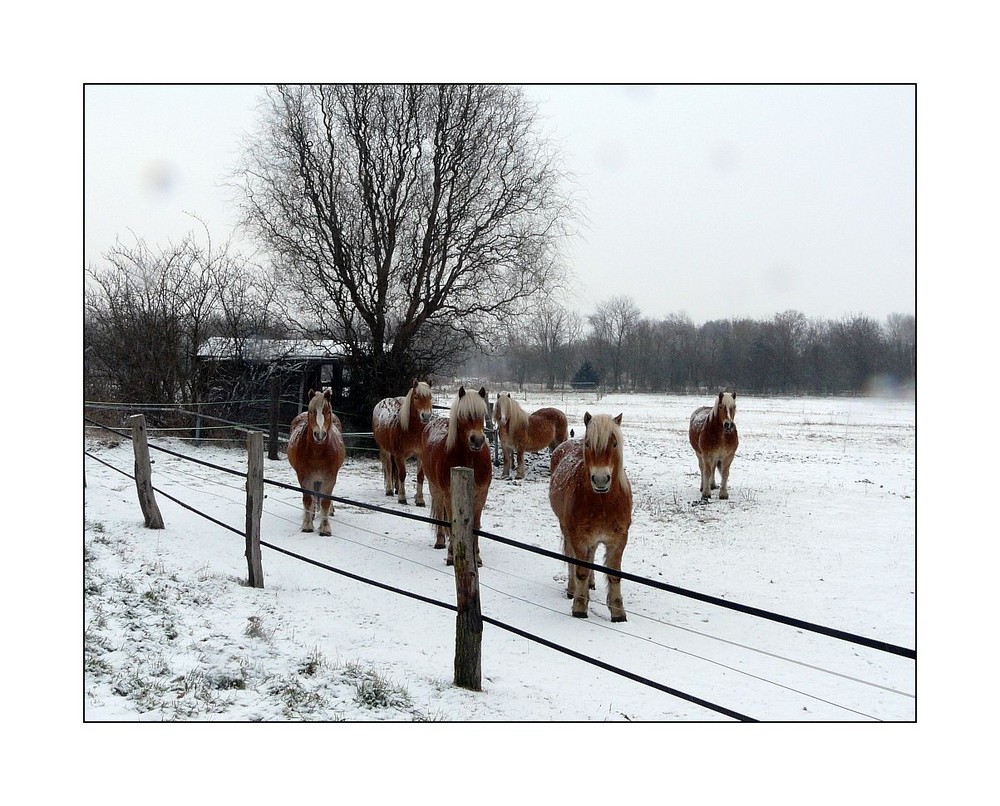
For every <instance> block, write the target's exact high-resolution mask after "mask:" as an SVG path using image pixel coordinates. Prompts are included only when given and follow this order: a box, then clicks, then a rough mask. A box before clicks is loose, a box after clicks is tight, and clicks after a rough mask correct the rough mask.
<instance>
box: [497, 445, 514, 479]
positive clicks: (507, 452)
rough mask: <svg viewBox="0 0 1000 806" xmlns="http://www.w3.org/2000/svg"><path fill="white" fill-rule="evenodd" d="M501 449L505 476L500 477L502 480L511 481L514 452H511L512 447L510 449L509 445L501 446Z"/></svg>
mask: <svg viewBox="0 0 1000 806" xmlns="http://www.w3.org/2000/svg"><path fill="white" fill-rule="evenodd" d="M500 448H501V451H502V452H503V474H502V475H501V476H500V478H502V479H509V478H510V465H511V460H512V459H513V456H512V454H513V451H512V450H511V448H510V447H508V446H507V445H503V444H501V446H500Z"/></svg>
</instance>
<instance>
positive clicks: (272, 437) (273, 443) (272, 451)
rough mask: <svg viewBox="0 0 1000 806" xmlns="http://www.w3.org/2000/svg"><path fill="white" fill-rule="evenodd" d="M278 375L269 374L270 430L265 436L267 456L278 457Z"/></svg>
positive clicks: (279, 406) (279, 404)
mask: <svg viewBox="0 0 1000 806" xmlns="http://www.w3.org/2000/svg"><path fill="white" fill-rule="evenodd" d="M279 391H280V390H279V385H278V376H277V375H272V376H271V432H270V434H269V435H268V438H267V458H268V459H277V458H278V412H279V410H280V408H281V400H280V395H279Z"/></svg>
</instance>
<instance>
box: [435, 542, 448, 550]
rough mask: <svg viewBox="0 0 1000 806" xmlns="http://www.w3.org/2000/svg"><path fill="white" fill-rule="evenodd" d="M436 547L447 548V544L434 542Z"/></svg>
mask: <svg viewBox="0 0 1000 806" xmlns="http://www.w3.org/2000/svg"><path fill="white" fill-rule="evenodd" d="M434 548H436V549H443V548H447V546H446V545H445V544H444V543H435V544H434Z"/></svg>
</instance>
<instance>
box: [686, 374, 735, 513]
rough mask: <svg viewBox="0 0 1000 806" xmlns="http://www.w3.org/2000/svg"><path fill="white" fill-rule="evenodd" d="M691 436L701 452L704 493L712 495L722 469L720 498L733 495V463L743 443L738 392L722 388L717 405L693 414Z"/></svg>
mask: <svg viewBox="0 0 1000 806" xmlns="http://www.w3.org/2000/svg"><path fill="white" fill-rule="evenodd" d="M688 439H689V440H690V442H691V447H692V448H694V452H695V453H696V454H697V456H698V467H699V469H700V470H701V497H702V500H706V499H709V498H711V497H712V490H714V489H715V488H716V486H717V485H716V483H715V471H716V469H718V471H719V476H720V477H721V481H722V486H721V487H720V488H719V500H722V501H724V500H725V499H727V498H729V466H730V465H731V464H732V463H733V457H734V456H735V455H736V448H737V446H738V445H739V444H740V437H739V434H738V433H737V432H736V392H719V397H718V398H716V400H715V405H713V406H699V407H698V408H696V409H695V410H694V412H692V414H691V424H690V426H689V427H688Z"/></svg>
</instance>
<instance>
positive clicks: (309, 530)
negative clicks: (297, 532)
mask: <svg viewBox="0 0 1000 806" xmlns="http://www.w3.org/2000/svg"><path fill="white" fill-rule="evenodd" d="M312 530H313V528H312V527H311V526H303V527H302V531H303V532H311V531H312Z"/></svg>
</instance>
